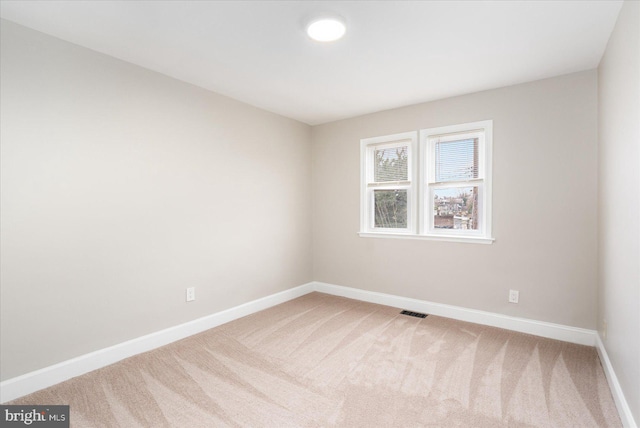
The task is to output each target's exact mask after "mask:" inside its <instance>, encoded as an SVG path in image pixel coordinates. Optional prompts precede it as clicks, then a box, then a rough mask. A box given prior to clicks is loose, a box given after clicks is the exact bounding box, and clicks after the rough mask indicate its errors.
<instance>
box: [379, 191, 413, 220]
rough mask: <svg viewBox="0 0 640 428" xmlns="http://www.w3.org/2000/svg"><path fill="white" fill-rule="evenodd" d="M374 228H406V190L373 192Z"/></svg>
mask: <svg viewBox="0 0 640 428" xmlns="http://www.w3.org/2000/svg"><path fill="white" fill-rule="evenodd" d="M373 196H374V205H375V221H374V224H375V227H391V228H397V229H406V228H407V190H374V191H373Z"/></svg>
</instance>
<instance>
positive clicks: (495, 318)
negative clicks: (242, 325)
mask: <svg viewBox="0 0 640 428" xmlns="http://www.w3.org/2000/svg"><path fill="white" fill-rule="evenodd" d="M312 291H318V292H321V293H326V294H332V295H335V296H342V297H348V298H351V299H356V300H361V301H364V302H371V303H377V304H381V305H387V306H393V307H397V308H402V309H408V310H411V311H416V312H424V313H428V314H432V315H438V316H442V317H447V318H453V319H457V320H461V321H467V322H473V323H477V324H483V325H489V326H493V327H499V328H504V329H508V330H513V331H518V332H522V333H529V334H533V335H536V336H542V337H548V338H551V339H557V340H563V341H566V342H571V343H578V344H581V345H588V346H596V347H597V349H598V352H599V354H600V358H601V360H602V362H603V367H604V368H605V374H606V376H607V380H608V382H609V385H610V387H611V391H612V394H613V396H614V399H615V402H616V406H618V410H619V412H620V415H621V416H620V417H621V418H622V420H623V423H624V426H625V427H631V428H637V426H636V424H635V422H634V421H633V417H632V415H631V411H630V410H629V406H628V405H627V402H626V400H625V398H624V395H623V393H622V390H621V389H620V384H619V383H618V380H617V377H616V376H615V373H614V371H613V367H612V366H611V363H610V361H609V358H608V357H607V354H606V351H605V349H604V346H603V344H602V341H601V340H600V338H599V337H598V335H597V333H596V332H595V331H594V330H587V329H582V328H576V327H569V326H564V325H560V324H552V323H547V322H542V321H534V320H529V319H525V318H517V317H510V316H506V315H501V314H496V313H492V312H485V311H479V310H476V309H467V308H463V307H459V306H451V305H445V304H441V303H434V302H428V301H425V300H418V299H412V298H408V297H401V296H394V295H391V294H384V293H377V292H372V291H366V290H360V289H357V288H350V287H343V286H339V285H333V284H326V283H323V282H310V283H308V284H304V285H301V286H299V287H295V288H291V289H289V290H285V291H282V292H280V293H276V294H273V295H271V296H267V297H264V298H262V299H258V300H253V301H251V302H248V303H245V304H242V305H239V306H236V307H233V308H230V309H227V310H224V311H221V312H218V313H215V314H212V315H208V316H206V317H202V318H199V319H197V320H193V321H190V322H187V323H184V324H180V325H178V326H175V327H171V328H168V329H165V330H161V331H158V332H156V333H152V334H148V335H145V336H142V337H139V338H136V339H132V340H129V341H127V342H123V343H120V344H118V345H115V346H111V347H108V348H105V349H101V350H98V351H95V352H91V353H89V354H85V355H81V356H79V357H76V358H72V359H70V360H67V361H63V362H61V363H58V364H55V365H53V366H49V367H45V368H43V369H40V370H36V371H33V372H30V373H27V374H24V375H22V376H18V377H15V378H13V379H9V380H6V381H4V382H1V383H0V403H5V402H7V401H11V400H14V399H16V398H20V397H22V396H24V395H27V394H31V393H33V392H35V391H38V390H40V389H43V388H47V387H49V386H52V385H55V384H57V383H60V382H63V381H65V380H68V379H71V378H72V377H75V376H80V375H82V374H85V373H88V372H90V371H92V370H96V369H99V368H102V367H105V366H108V365H110V364H113V363H115V362H118V361H120V360H122V359H124V358H128V357H132V356H134V355H137V354H140V353H142V352H147V351H150V350H152V349H155V348H158V347H160V346H164V345H167V344H169V343H172V342H175V341H177V340H180V339H184V338H185V337H188V336H191V335H194V334H197V333H200V332H203V331H205V330H208V329H210V328H214V327H217V326H219V325H222V324H225V323H227V322H230V321H233V320H235V319H238V318H241V317H244V316H247V315H250V314H252V313H255V312H258V311H261V310H264V309H267V308H270V307H271V306H275V305H277V304H280V303H284V302H287V301H289V300H292V299H295V298H297V297H300V296H303V295H305V294H308V293H310V292H312Z"/></svg>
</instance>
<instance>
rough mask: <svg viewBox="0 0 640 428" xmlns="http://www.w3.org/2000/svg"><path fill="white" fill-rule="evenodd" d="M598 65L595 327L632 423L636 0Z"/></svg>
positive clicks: (636, 286) (637, 370) (638, 372)
mask: <svg viewBox="0 0 640 428" xmlns="http://www.w3.org/2000/svg"><path fill="white" fill-rule="evenodd" d="M598 71H599V73H598V76H599V80H598V88H599V93H598V95H599V152H598V155H599V156H598V159H599V192H598V194H599V212H598V213H599V217H598V219H599V223H598V226H599V240H598V241H599V266H600V271H599V281H600V283H599V299H598V302H599V305H598V321H599V325H598V328H599V330H600V335H601V336H603V342H604V345H605V348H606V349H607V354H608V355H609V358H610V360H611V364H612V365H613V368H614V370H615V372H616V373H617V376H618V380H619V381H620V385H621V387H622V390H623V392H624V394H625V397H626V399H627V402H628V403H629V406H630V408H631V411H632V413H633V415H634V418H635V420H636V422H637V423H638V424H640V226H639V222H640V202H639V200H640V3H638V2H630V1H626V2H625V3H624V5H623V7H622V9H621V11H620V15H619V16H618V22H617V23H616V26H615V29H614V31H613V33H612V35H611V38H610V39H609V44H608V45H607V49H606V51H605V55H604V57H603V59H602V61H601V63H600V67H599V69H598ZM605 320H606V322H607V329H606V337H604V333H605V332H604V321H605Z"/></svg>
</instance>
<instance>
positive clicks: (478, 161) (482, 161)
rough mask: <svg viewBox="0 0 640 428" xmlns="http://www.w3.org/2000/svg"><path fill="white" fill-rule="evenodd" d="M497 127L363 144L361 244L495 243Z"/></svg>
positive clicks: (470, 126)
mask: <svg viewBox="0 0 640 428" xmlns="http://www.w3.org/2000/svg"><path fill="white" fill-rule="evenodd" d="M492 125H493V124H492V121H483V122H474V123H466V124H462V125H454V126H446V127H441V128H433V129H423V130H420V131H419V144H417V136H418V133H417V132H407V133H403V134H396V135H389V136H385V137H375V138H367V139H364V140H362V141H361V157H362V165H361V168H362V186H361V187H362V196H361V198H362V199H361V231H360V235H361V236H387V237H412V238H425V239H439V240H447V241H464V242H482V243H491V242H492V241H493V239H492V237H491V145H492Z"/></svg>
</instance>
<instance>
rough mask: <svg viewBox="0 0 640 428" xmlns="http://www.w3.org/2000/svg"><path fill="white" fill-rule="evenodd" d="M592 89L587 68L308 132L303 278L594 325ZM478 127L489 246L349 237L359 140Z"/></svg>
mask: <svg viewBox="0 0 640 428" xmlns="http://www.w3.org/2000/svg"><path fill="white" fill-rule="evenodd" d="M596 82H597V74H596V71H595V70H593V71H587V72H582V73H576V74H571V75H566V76H563V77H557V78H552V79H547V80H542V81H538V82H533V83H528V84H523V85H517V86H511V87H506V88H502V89H497V90H491V91H486V92H480V93H475V94H471V95H465V96H460V97H456V98H449V99H445V100H441V101H435V102H430V103H425V104H419V105H414V106H409V107H404V108H399V109H395V110H389V111H384V112H380V113H376V114H371V115H366V116H362V117H358V118H354V119H349V120H344V121H340V122H334V123H330V124H327V125H321V126H317V127H314V128H313V131H312V136H313V153H312V162H313V192H312V194H313V242H314V246H313V260H314V280H317V281H323V282H328V283H333V284H338V285H343V286H349V287H355V288H360V289H366V290H370V291H377V292H383V293H391V294H396V295H401V296H407V297H412V298H417V299H424V300H428V301H433V302H438V303H446V304H451V305H458V306H463V307H466V308H475V309H480V310H484V311H490V312H495V313H499V314H506V315H512V316H518V317H525V318H530V319H534V320H541V321H548V322H553V323H560V324H565V325H569V326H576V327H583V328H590V329H592V328H595V325H596V316H595V311H596V262H597V255H596V249H597V244H596V235H597V232H596V226H597V224H596V223H597V220H596V212H597V205H596V204H597V200H596V197H595V195H596V191H597V182H596V180H597V174H596V171H597V159H596V155H597V86H596ZM485 119H493V133H494V138H493V167H494V168H493V195H494V198H493V231H494V237H495V239H496V241H495V243H494V244H492V245H481V244H468V243H448V242H435V241H423V240H402V239H381V238H360V237H358V235H357V234H356V233H357V232H358V230H359V201H360V198H359V189H360V183H359V174H360V172H359V171H360V160H359V147H360V146H359V144H360V142H359V141H360V139H361V138H365V137H374V136H379V135H387V134H394V133H399V132H404V131H411V130H418V129H421V128H431V127H438V126H445V125H454V124H459V123H465V122H473V121H479V120H485ZM510 288H513V289H516V290H520V303H519V304H517V305H516V304H510V303H507V294H508V290H509V289H510Z"/></svg>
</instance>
